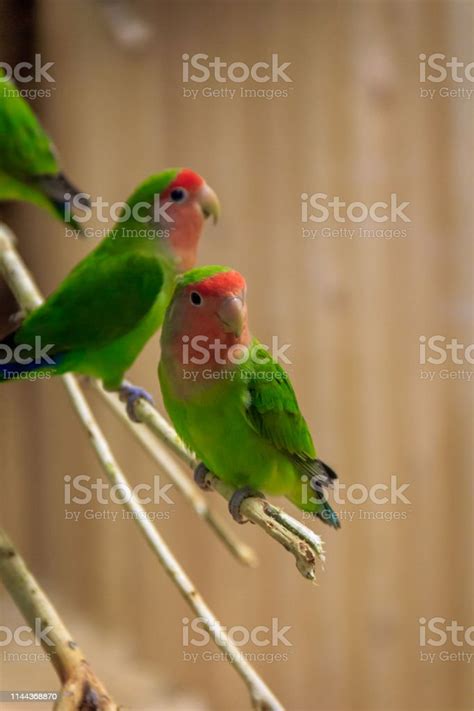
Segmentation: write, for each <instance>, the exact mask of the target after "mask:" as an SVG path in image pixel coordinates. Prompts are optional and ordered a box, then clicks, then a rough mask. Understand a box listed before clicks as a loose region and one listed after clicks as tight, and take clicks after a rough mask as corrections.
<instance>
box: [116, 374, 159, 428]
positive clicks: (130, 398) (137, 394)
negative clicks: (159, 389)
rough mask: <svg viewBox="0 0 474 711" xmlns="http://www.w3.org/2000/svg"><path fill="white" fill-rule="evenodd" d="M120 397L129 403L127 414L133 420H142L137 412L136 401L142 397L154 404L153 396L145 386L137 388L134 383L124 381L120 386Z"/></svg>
mask: <svg viewBox="0 0 474 711" xmlns="http://www.w3.org/2000/svg"><path fill="white" fill-rule="evenodd" d="M119 397H120V399H121V401H122V402H126V403H127V414H128V416H129V417H130V419H131V420H132V422H140V420H139V419H138V417H137V416H136V414H135V403H136V401H137V400H139V399H140V398H141V397H142V398H143V399H144V400H146V401H147V402H149V403H150V404H151V405H153V398H152V396H151V395H150V393H148V392H147V391H146V390H144V389H143V388H137V387H135V386H134V385H128V384H127V383H124V384H122V385H121V386H120V389H119Z"/></svg>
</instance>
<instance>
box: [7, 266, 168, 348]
mask: <svg viewBox="0 0 474 711" xmlns="http://www.w3.org/2000/svg"><path fill="white" fill-rule="evenodd" d="M162 285H163V270H162V268H161V266H160V263H159V262H158V260H157V259H156V258H154V257H153V256H148V255H146V254H141V253H138V254H136V253H133V252H131V253H126V254H120V255H118V256H116V257H111V256H110V255H108V254H102V253H101V252H93V253H92V254H91V255H89V256H88V257H86V259H84V260H83V261H82V262H81V263H80V264H78V266H77V267H76V268H75V269H74V270H73V271H72V272H71V273H70V274H69V276H68V277H67V278H66V279H65V280H64V282H63V283H62V284H61V286H60V287H59V288H58V289H57V290H56V291H55V292H54V293H53V294H52V295H51V296H50V297H49V298H48V299H47V301H46V302H45V303H44V304H43V306H41V307H40V308H39V309H37V310H36V311H34V312H33V313H32V314H31V316H29V317H28V318H27V319H26V320H25V322H24V324H23V325H22V326H21V328H20V329H19V330H18V331H17V334H16V342H17V343H19V342H21V343H30V342H31V343H33V342H34V338H35V336H36V335H39V336H41V339H42V341H43V343H52V344H54V352H55V353H60V352H65V351H74V350H80V349H84V348H95V349H97V348H101V347H103V346H105V345H108V344H110V343H112V342H113V341H115V340H116V339H118V338H120V337H121V336H123V335H125V334H127V333H128V332H129V331H131V330H132V329H133V328H134V327H135V326H136V325H137V324H138V323H139V322H140V320H141V319H142V318H144V317H145V316H146V315H147V313H148V312H149V310H150V309H151V308H152V306H153V305H154V303H155V301H156V299H157V297H158V295H159V292H160V290H161V288H162Z"/></svg>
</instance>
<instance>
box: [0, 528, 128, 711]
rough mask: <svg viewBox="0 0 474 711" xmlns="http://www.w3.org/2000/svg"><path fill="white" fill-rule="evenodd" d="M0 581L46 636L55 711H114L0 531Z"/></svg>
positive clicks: (46, 601)
mask: <svg viewBox="0 0 474 711" xmlns="http://www.w3.org/2000/svg"><path fill="white" fill-rule="evenodd" d="M0 579H1V580H2V582H3V584H4V585H5V587H6V589H7V590H8V592H9V593H10V595H11V597H12V598H13V600H14V601H15V603H16V605H17V607H18V609H19V610H20V612H21V613H22V615H23V617H24V618H25V620H26V622H27V623H28V624H29V626H30V627H31V629H36V621H37V620H40V622H41V629H42V630H46V634H45V635H44V637H43V638H41V644H42V646H43V649H44V650H45V652H46V653H47V654H49V655H51V662H52V664H53V666H54V668H55V670H56V673H57V675H58V677H59V679H60V682H61V691H60V696H59V698H58V700H57V701H56V703H55V705H54V708H55V709H56V711H76V710H77V709H85V708H87V709H94V710H95V711H117V710H118V706H117V705H116V704H115V703H114V701H112V699H111V698H110V696H109V694H108V692H107V690H106V688H105V687H104V685H103V684H102V682H101V681H100V680H99V679H98V678H97V677H96V675H95V674H94V672H93V671H92V669H91V667H90V666H89V664H88V662H87V661H86V659H85V657H84V654H83V652H82V651H81V649H80V648H79V646H78V644H77V643H76V642H75V641H74V640H73V637H72V636H71V634H70V632H69V631H68V630H67V628H66V626H65V625H64V623H63V621H62V620H61V618H60V616H59V614H58V613H57V611H56V610H55V608H54V607H53V605H52V603H51V602H50V601H49V599H48V597H47V596H46V594H45V592H44V591H43V590H42V588H41V587H40V586H39V585H38V583H37V581H36V579H35V578H34V576H33V575H32V573H31V572H30V570H29V569H28V568H27V566H26V563H25V561H24V560H23V558H21V556H20V555H19V553H18V551H17V550H16V548H15V546H14V545H13V543H12V541H11V540H10V538H9V537H8V535H7V534H6V532H5V531H4V530H3V529H2V528H0Z"/></svg>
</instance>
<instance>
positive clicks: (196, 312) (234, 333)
mask: <svg viewBox="0 0 474 711" xmlns="http://www.w3.org/2000/svg"><path fill="white" fill-rule="evenodd" d="M167 320H168V323H167V324H166V326H165V329H164V338H163V339H162V343H163V345H164V347H165V348H166V345H167V344H168V345H170V346H171V348H172V351H173V358H174V359H175V360H176V362H177V363H179V364H180V365H181V366H183V367H184V368H186V367H189V368H191V369H196V370H197V371H201V370H202V369H206V368H210V369H220V368H222V367H226V366H227V365H228V364H229V362H228V354H229V351H230V349H231V348H233V349H234V351H235V349H236V348H237V347H238V346H239V345H241V346H246V345H248V344H249V343H250V334H249V330H248V323H247V305H246V284H245V280H244V278H243V277H242V275H241V274H239V273H238V272H235V271H230V270H228V271H223V272H222V271H221V272H219V273H217V274H213V275H210V276H206V277H205V278H203V279H202V280H200V281H197V282H194V283H190V284H186V286H183V287H181V288H179V289H178V291H177V293H176V294H175V297H174V300H173V304H172V306H171V308H170V311H169V315H168V318H167Z"/></svg>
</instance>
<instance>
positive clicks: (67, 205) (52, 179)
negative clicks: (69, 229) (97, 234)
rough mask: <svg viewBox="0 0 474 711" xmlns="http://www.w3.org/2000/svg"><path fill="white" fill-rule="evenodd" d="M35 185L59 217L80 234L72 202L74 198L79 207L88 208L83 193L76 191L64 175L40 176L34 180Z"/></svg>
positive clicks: (80, 229)
mask: <svg viewBox="0 0 474 711" xmlns="http://www.w3.org/2000/svg"><path fill="white" fill-rule="evenodd" d="M36 183H37V185H38V187H39V188H40V189H41V190H42V192H43V193H44V194H45V195H46V196H47V197H48V198H49V200H50V201H51V203H52V205H53V206H54V209H55V210H56V212H57V213H58V215H59V217H60V218H61V219H62V220H63V221H64V222H66V223H67V224H71V225H72V226H73V227H74V228H75V229H77V230H79V231H81V232H82V227H81V225H80V224H79V223H78V222H77V221H76V219H75V218H74V215H73V214H72V212H73V211H72V200H73V199H74V198H76V201H77V202H79V204H80V205H82V206H84V207H90V201H89V199H88V198H87V197H86V196H85V193H82V192H81V191H80V190H78V189H77V188H76V187H75V186H74V185H73V184H72V183H71V182H70V180H69V179H68V178H67V177H66V176H65V175H64V173H58V174H57V175H41V176H39V177H37V178H36Z"/></svg>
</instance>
